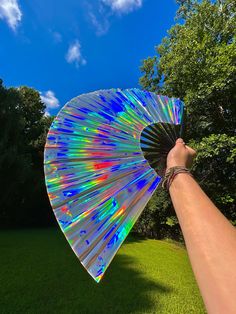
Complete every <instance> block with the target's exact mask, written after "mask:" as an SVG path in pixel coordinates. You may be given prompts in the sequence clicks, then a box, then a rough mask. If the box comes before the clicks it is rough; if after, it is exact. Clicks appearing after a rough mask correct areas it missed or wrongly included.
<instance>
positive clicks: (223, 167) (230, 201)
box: [136, 0, 236, 239]
mask: <svg viewBox="0 0 236 314" xmlns="http://www.w3.org/2000/svg"><path fill="white" fill-rule="evenodd" d="M177 3H178V4H179V9H178V11H177V15H176V19H177V20H178V21H179V22H177V23H176V24H175V25H174V26H173V27H172V28H171V29H170V30H169V31H168V36H167V37H165V38H163V40H162V42H161V44H160V45H158V46H157V47H156V54H155V55H154V56H153V57H148V58H147V59H145V60H144V61H143V63H142V66H141V71H142V73H143V76H142V77H141V78H140V84H141V86H142V87H143V88H144V89H146V90H149V91H152V92H157V93H160V94H165V95H168V96H172V97H179V98H181V99H182V100H184V102H185V106H186V116H187V117H186V132H185V138H184V140H185V142H187V143H188V145H190V146H191V147H193V148H194V149H196V150H197V153H198V154H197V158H196V160H195V163H194V165H193V169H192V172H193V174H194V176H195V177H196V179H197V181H198V182H199V183H200V185H201V186H202V188H203V189H204V191H205V192H206V193H207V194H208V195H209V197H210V198H211V199H212V200H213V201H214V203H215V204H216V206H218V208H219V209H220V210H221V211H222V212H223V214H224V215H225V216H226V217H227V218H228V219H229V220H230V221H231V222H232V223H233V224H234V225H236V1H235V0H233V1H232V0H216V1H210V0H203V1H195V0H178V1H177ZM136 230H137V231H138V232H141V233H144V234H146V235H151V236H156V237H175V238H178V239H180V238H181V237H182V235H181V232H180V228H179V224H178V220H177V217H176V215H175V212H174V209H173V207H172V205H171V202H170V199H169V196H168V194H167V193H166V192H165V191H163V190H162V189H161V188H158V189H157V191H156V192H155V195H154V197H153V199H152V200H151V201H150V202H149V204H148V205H147V207H146V209H145V211H144V213H143V214H142V216H141V217H140V219H139V221H138V223H137V224H136Z"/></svg>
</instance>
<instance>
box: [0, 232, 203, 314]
mask: <svg viewBox="0 0 236 314" xmlns="http://www.w3.org/2000/svg"><path fill="white" fill-rule="evenodd" d="M0 252H1V253H0V254H1V259H0V312H1V313H14V314H15V313H79V314H83V313H89V314H90V313H98V314H103V313H105V314H113V313H122V314H126V313H165V314H166V313H170V314H172V313H177V314H182V313H183V314H188V313H196V314H198V313H199V314H200V313H205V311H204V306H203V302H202V299H201V297H200V294H199V291H198V288H197V285H196V282H195V279H194V277H193V273H192V270H191V267H190V264H189V260H188V257H187V254H186V250H185V249H184V248H181V247H180V246H177V245H175V244H173V243H168V242H166V241H157V240H145V239H139V238H135V237H132V236H130V237H129V238H128V239H127V240H126V242H125V244H124V245H123V246H122V248H121V249H120V251H119V252H118V254H117V256H116V257H115V258H114V260H113V262H112V263H111V265H110V267H109V269H108V270H107V273H106V274H105V276H104V278H103V280H102V281H101V283H99V284H97V283H96V282H95V281H94V280H93V279H92V278H91V277H90V276H89V275H88V274H87V272H86V271H85V270H84V268H83V267H82V266H81V264H80V263H79V261H78V259H77V258H76V256H75V255H74V253H73V252H72V250H71V249H70V247H69V245H68V243H67V242H66V240H65V238H64V236H63V235H62V233H61V232H60V231H59V230H57V229H34V230H19V231H1V232H0Z"/></svg>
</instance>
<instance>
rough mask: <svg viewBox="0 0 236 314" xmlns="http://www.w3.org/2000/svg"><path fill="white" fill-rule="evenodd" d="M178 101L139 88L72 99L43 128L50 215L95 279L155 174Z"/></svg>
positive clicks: (178, 112) (177, 120) (174, 126)
mask: <svg viewBox="0 0 236 314" xmlns="http://www.w3.org/2000/svg"><path fill="white" fill-rule="evenodd" d="M182 117H183V103H182V102H181V101H180V100H179V99H174V98H168V97H166V96H160V95H156V94H154V93H150V92H146V91H141V90H139V89H127V90H120V89H111V90H101V91H97V92H93V93H89V94H84V95H81V96H78V97H76V98H74V99H72V100H71V101H70V102H68V103H67V104H66V105H65V106H64V107H63V108H62V109H61V111H60V112H59V113H58V115H57V117H56V118H55V119H54V121H53V123H52V125H51V128H50V130H49V132H48V136H47V142H46V145H45V153H44V171H45V180H46V186H47V191H48V195H49V198H50V202H51V205H52V208H53V211H54V214H55V216H56V219H57V221H58V223H59V225H60V227H61V230H62V231H63V233H64V235H65V236H66V239H67V240H68V242H69V244H70V245H71V247H72V249H73V251H74V252H75V254H76V255H77V257H78V258H79V260H80V261H81V263H82V264H83V266H84V267H85V268H86V270H87V271H88V272H89V273H90V275H91V276H92V277H93V278H94V279H95V280H96V281H97V282H99V281H100V280H101V278H102V276H103V275H104V272H105V271H106V269H107V267H108V266H109V264H110V262H111V260H112V259H113V257H114V255H115V254H116V252H117V250H118V249H119V247H120V246H121V244H122V242H123V241H124V239H125V238H126V236H127V234H128V233H129V231H130V230H131V228H132V227H133V225H134V223H135V222H136V220H137V218H138V217H139V215H140V214H141V212H142V211H143V209H144V207H145V205H146V204H147V202H148V201H149V199H150V198H151V196H152V194H153V192H154V191H155V189H156V188H157V186H158V184H159V183H160V180H161V175H162V172H163V160H164V159H165V157H166V155H167V153H168V151H169V150H170V149H171V147H172V146H173V145H174V142H175V139H176V138H177V137H179V132H180V126H181V124H182Z"/></svg>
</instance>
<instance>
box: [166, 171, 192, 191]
mask: <svg viewBox="0 0 236 314" xmlns="http://www.w3.org/2000/svg"><path fill="white" fill-rule="evenodd" d="M179 173H188V174H189V175H190V176H191V177H192V174H191V172H190V170H189V169H188V168H185V167H181V166H176V167H172V168H169V169H168V170H167V171H166V173H165V176H164V177H163V179H162V184H161V186H162V187H163V188H164V189H166V190H167V191H169V188H170V185H171V183H172V181H173V180H174V178H175V176H176V175H177V174H179Z"/></svg>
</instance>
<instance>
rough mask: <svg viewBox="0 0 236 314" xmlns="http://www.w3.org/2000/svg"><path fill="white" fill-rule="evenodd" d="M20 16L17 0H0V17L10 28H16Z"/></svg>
mask: <svg viewBox="0 0 236 314" xmlns="http://www.w3.org/2000/svg"><path fill="white" fill-rule="evenodd" d="M21 18H22V12H21V10H20V8H19V5H18V3H17V0H0V19H2V20H5V21H6V22H7V24H8V25H9V26H10V28H11V29H13V30H14V31H15V30H16V28H17V26H18V25H19V23H20V21H21Z"/></svg>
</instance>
